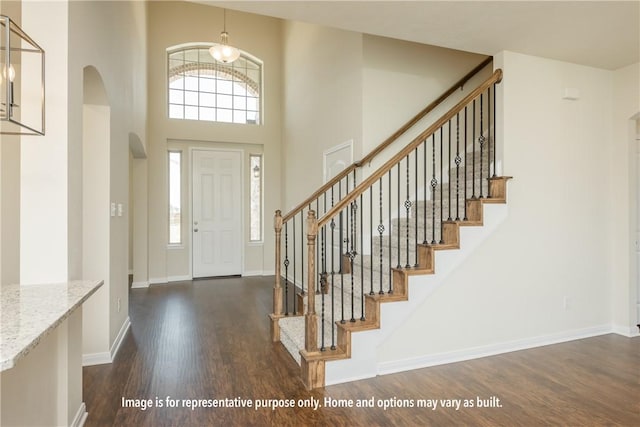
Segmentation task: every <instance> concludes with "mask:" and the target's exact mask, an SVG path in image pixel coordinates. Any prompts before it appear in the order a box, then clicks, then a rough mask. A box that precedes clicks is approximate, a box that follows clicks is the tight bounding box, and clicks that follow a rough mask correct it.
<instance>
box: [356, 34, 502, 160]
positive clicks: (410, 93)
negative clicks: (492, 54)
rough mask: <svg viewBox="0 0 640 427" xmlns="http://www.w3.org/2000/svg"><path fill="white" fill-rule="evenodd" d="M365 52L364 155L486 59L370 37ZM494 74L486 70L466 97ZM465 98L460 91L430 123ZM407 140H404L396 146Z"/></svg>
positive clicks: (419, 129) (425, 126)
mask: <svg viewBox="0 0 640 427" xmlns="http://www.w3.org/2000/svg"><path fill="white" fill-rule="evenodd" d="M363 51H364V66H363V70H362V74H363V77H362V78H363V98H362V110H363V111H362V113H363V129H362V135H363V139H364V152H365V153H366V152H369V151H370V150H371V149H373V148H374V147H376V146H377V145H378V144H380V143H381V142H382V141H384V140H385V139H386V138H387V137H389V136H390V135H392V134H393V133H394V132H395V131H396V130H397V129H398V128H400V127H401V126H402V125H404V124H405V123H406V122H407V121H408V120H409V119H410V118H412V117H413V116H414V115H415V114H417V113H418V112H419V111H421V110H422V109H423V108H425V107H426V106H427V105H428V104H429V103H430V102H432V101H434V100H435V99H436V98H438V97H439V96H440V95H442V93H443V92H444V91H445V90H447V89H448V88H449V87H450V86H451V85H453V84H454V83H455V82H456V81H458V80H459V79H460V78H462V77H463V76H464V75H465V74H467V73H468V72H469V71H471V70H472V69H473V68H474V67H475V66H476V65H478V64H479V63H481V62H482V61H483V60H484V58H485V56H484V55H478V54H474V53H469V52H462V51H458V50H452V49H446V48H442V47H437V46H429V45H424V44H419V43H411V42H406V41H402V40H394V39H389V38H385V37H378V36H372V35H364V37H363ZM491 71H492V70H491V67H490V66H487V67H486V68H485V69H484V70H483V71H482V72H480V73H479V74H478V75H477V77H476V78H475V79H474V80H473V81H470V82H468V84H467V85H466V86H465V89H467V92H468V91H470V90H473V89H474V88H475V87H476V86H478V84H479V83H480V82H481V81H482V80H484V79H486V78H487V77H488V76H489V75H490V73H491ZM461 95H464V93H463V92H462V91H458V92H457V93H456V94H454V95H453V96H452V97H451V99H450V100H449V102H445V103H444V104H443V106H442V107H441V108H439V109H438V110H436V111H435V112H434V113H433V114H432V115H431V117H429V118H428V119H429V120H428V121H429V123H431V122H433V120H435V119H437V118H439V117H440V116H441V115H442V114H443V113H444V112H445V111H446V109H448V108H450V107H452V106H453V105H455V102H453V101H455V100H457V99H461V97H462V96H461ZM382 117H384V120H381V118H382ZM427 126H428V124H423V125H421V126H417V129H416V132H409V133H408V135H409V134H410V135H413V136H415V135H417V134H418V133H419V132H421V131H423V130H424V129H426V128H427ZM408 141H409V139H404V140H403V141H402V142H400V144H402V145H398V147H400V146H404V145H405V144H406V143H407V142H408ZM392 151H393V149H392ZM396 151H397V149H396Z"/></svg>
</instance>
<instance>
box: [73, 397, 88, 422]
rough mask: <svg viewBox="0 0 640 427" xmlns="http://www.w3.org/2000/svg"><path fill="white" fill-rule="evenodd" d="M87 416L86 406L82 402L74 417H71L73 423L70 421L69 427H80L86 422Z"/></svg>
mask: <svg viewBox="0 0 640 427" xmlns="http://www.w3.org/2000/svg"><path fill="white" fill-rule="evenodd" d="M88 416H89V413H88V412H87V405H85V404H84V402H82V403H81V404H80V407H79V408H78V412H76V416H75V417H73V421H71V427H82V426H83V425H84V423H85V422H86V421H87V417H88Z"/></svg>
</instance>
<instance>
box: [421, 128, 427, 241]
mask: <svg viewBox="0 0 640 427" xmlns="http://www.w3.org/2000/svg"><path fill="white" fill-rule="evenodd" d="M427 145H428V144H427V140H426V139H425V140H424V141H423V142H422V157H423V162H424V167H423V168H422V174H423V178H422V184H423V188H422V217H423V219H424V230H423V236H422V237H423V239H422V244H423V245H426V244H427V243H428V241H427Z"/></svg>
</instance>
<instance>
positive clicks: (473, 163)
mask: <svg viewBox="0 0 640 427" xmlns="http://www.w3.org/2000/svg"><path fill="white" fill-rule="evenodd" d="M471 120H472V125H471V130H472V134H471V137H472V139H471V143H472V147H471V149H472V150H473V152H472V153H471V155H472V159H473V160H472V161H471V172H472V173H471V198H473V199H475V198H476V100H475V99H474V100H473V114H472V116H471Z"/></svg>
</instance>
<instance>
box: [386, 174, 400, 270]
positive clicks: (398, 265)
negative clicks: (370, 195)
mask: <svg viewBox="0 0 640 427" xmlns="http://www.w3.org/2000/svg"><path fill="white" fill-rule="evenodd" d="M396 169H397V170H398V193H397V196H398V197H397V199H398V210H397V211H396V212H397V213H398V223H397V226H396V235H397V241H398V245H397V246H398V264H397V265H396V268H401V267H402V266H401V265H400V229H401V228H402V227H400V162H398V164H397V165H396ZM389 221H391V217H389ZM389 238H391V236H389Z"/></svg>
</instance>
